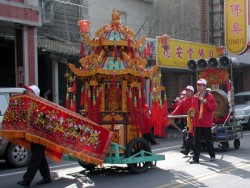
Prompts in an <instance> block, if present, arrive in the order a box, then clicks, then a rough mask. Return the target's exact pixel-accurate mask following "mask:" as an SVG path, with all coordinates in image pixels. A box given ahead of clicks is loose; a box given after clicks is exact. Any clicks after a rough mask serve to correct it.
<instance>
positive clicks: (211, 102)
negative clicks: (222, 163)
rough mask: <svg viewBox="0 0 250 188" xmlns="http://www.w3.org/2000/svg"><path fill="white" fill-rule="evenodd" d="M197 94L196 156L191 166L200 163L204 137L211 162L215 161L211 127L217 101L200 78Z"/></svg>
mask: <svg viewBox="0 0 250 188" xmlns="http://www.w3.org/2000/svg"><path fill="white" fill-rule="evenodd" d="M196 85H197V94H195V95H194V97H193V102H194V106H193V107H194V110H195V117H194V121H193V126H194V156H193V160H192V161H190V164H194V163H199V158H200V151H201V138H202V137H204V139H205V142H206V145H207V152H208V153H209V156H210V160H211V161H214V160H215V152H214V147H213V142H212V133H211V127H212V126H213V112H214V111H215V110H216V101H215V99H214V97H213V95H212V94H211V93H210V92H208V91H206V86H207V81H206V80H205V79H203V78H200V79H199V80H198V81H197V83H196Z"/></svg>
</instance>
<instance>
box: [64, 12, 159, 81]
mask: <svg viewBox="0 0 250 188" xmlns="http://www.w3.org/2000/svg"><path fill="white" fill-rule="evenodd" d="M120 15H121V13H119V12H117V11H116V10H115V9H114V10H113V13H112V21H111V23H110V24H107V25H104V26H103V27H101V28H100V29H98V30H97V31H96V32H95V37H94V38H93V39H91V38H90V35H89V34H88V33H82V37H83V41H84V44H85V46H88V47H89V48H90V49H91V53H89V54H88V55H87V56H85V57H82V58H81V59H80V61H79V62H80V64H81V67H76V66H75V65H73V64H69V68H70V69H71V71H72V72H73V73H74V74H76V75H77V76H78V77H88V76H92V75H96V74H103V75H114V74H117V75H122V74H131V75H134V76H138V77H142V76H143V77H150V76H151V75H152V74H153V73H154V72H155V71H157V70H158V67H156V66H155V67H152V68H151V69H146V65H147V61H146V60H145V59H144V58H143V52H142V51H141V50H142V48H143V47H144V44H145V39H146V36H142V37H141V38H140V39H139V40H138V41H136V40H135V39H134V37H135V34H134V32H133V31H132V30H131V29H130V28H128V27H127V26H125V25H121V20H120Z"/></svg>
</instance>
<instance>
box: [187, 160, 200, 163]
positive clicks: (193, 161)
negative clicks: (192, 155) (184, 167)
mask: <svg viewBox="0 0 250 188" xmlns="http://www.w3.org/2000/svg"><path fill="white" fill-rule="evenodd" d="M189 163H190V164H197V163H199V161H195V160H192V161H190V162H189Z"/></svg>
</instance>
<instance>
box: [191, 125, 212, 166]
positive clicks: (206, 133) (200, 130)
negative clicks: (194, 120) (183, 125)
mask: <svg viewBox="0 0 250 188" xmlns="http://www.w3.org/2000/svg"><path fill="white" fill-rule="evenodd" d="M194 133H195V134H194V156H193V160H194V161H198V162H199V158H200V151H201V138H204V139H205V142H206V145H207V152H208V153H209V155H210V157H211V158H212V157H215V152H214V146H213V141H212V133H211V127H207V128H204V127H195V131H194Z"/></svg>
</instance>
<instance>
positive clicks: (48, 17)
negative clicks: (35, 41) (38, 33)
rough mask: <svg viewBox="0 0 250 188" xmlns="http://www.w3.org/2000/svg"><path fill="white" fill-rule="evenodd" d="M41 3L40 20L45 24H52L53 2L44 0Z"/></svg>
mask: <svg viewBox="0 0 250 188" xmlns="http://www.w3.org/2000/svg"><path fill="white" fill-rule="evenodd" d="M41 3H42V22H43V24H46V25H52V24H54V3H53V2H51V1H49V0H44V1H42V2H41Z"/></svg>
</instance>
